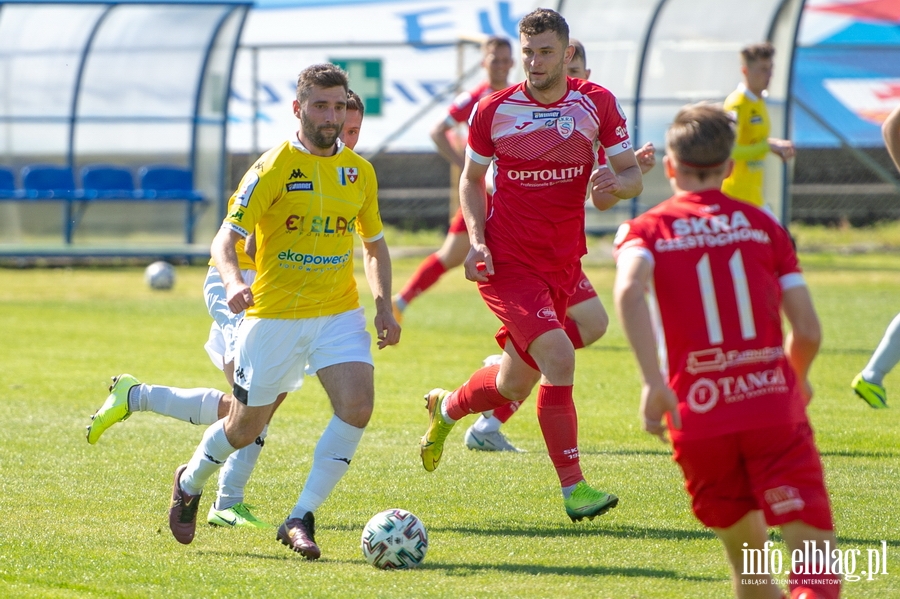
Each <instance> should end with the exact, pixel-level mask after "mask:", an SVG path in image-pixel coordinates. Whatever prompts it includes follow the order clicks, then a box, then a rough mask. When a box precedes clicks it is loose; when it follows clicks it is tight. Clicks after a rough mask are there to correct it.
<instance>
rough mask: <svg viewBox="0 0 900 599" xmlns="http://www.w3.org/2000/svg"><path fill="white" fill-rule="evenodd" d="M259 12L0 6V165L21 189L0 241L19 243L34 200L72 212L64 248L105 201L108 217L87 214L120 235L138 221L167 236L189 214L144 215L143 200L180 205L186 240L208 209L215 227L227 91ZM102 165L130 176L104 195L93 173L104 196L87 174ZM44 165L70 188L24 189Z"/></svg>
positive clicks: (189, 1)
mask: <svg viewBox="0 0 900 599" xmlns="http://www.w3.org/2000/svg"><path fill="white" fill-rule="evenodd" d="M251 4H252V3H251V2H250V1H248V0H158V1H157V0H150V1H135V0H116V1H111V2H103V1H97V2H93V1H90V0H88V1H83V0H81V1H74V0H73V1H69V0H54V1H52V2H44V1H35V0H30V1H20V0H11V1H6V0H4V1H0V167H2V168H3V169H4V170H5V171H6V173H7V177H6V180H9V179H10V178H11V179H12V187H13V189H12V190H9V189H6V190H5V191H4V190H3V189H0V199H5V200H8V201H7V202H2V203H3V204H9V205H7V206H3V207H0V210H3V211H4V212H0V221H2V222H3V223H5V225H4V226H3V228H0V240H2V241H4V242H13V243H14V242H15V241H16V239H15V237H16V231H15V229H16V225H17V223H18V224H19V225H20V226H21V224H22V221H24V220H28V219H29V214H27V213H26V212H27V210H28V208H27V207H28V206H29V202H32V203H33V204H34V203H38V202H41V201H42V200H44V201H45V200H58V201H60V202H63V203H65V204H67V208H66V210H64V211H63V214H64V215H65V216H64V222H63V232H64V237H65V240H66V241H67V242H71V241H72V236H73V233H74V232H75V226H76V225H77V224H78V221H79V220H80V218H81V216H82V215H84V213H85V210H86V208H87V206H88V205H90V204H92V203H96V202H98V201H101V200H105V203H104V204H103V206H104V208H92V209H91V210H89V211H88V214H89V215H91V216H93V215H94V213H95V212H96V213H103V212H106V209H105V207H106V206H109V207H110V208H109V211H120V212H122V216H121V218H120V226H121V227H122V231H123V232H125V233H126V234H127V233H128V232H130V231H132V230H140V226H141V225H142V224H143V225H147V224H149V225H150V226H151V227H152V226H157V227H159V228H168V229H170V230H171V228H172V223H173V222H177V221H173V220H172V218H171V217H172V216H173V213H174V214H175V215H177V218H178V219H180V218H181V217H180V214H181V213H180V211H177V210H163V211H160V210H159V207H158V206H156V207H154V208H155V210H153V211H152V212H151V211H150V210H148V211H146V212H142V209H141V207H140V206H139V204H149V203H151V202H173V201H174V202H185V203H186V204H187V205H188V210H189V212H188V215H187V216H186V217H185V218H184V220H185V222H184V236H185V241H186V242H188V243H190V242H192V240H193V228H194V225H195V223H194V217H195V216H196V214H197V212H196V210H198V208H199V207H200V206H201V205H203V204H212V205H216V206H218V207H219V209H217V210H210V211H208V212H209V213H210V216H211V217H213V216H214V217H215V218H220V217H221V215H222V212H223V211H224V208H223V207H222V206H221V204H222V202H223V201H224V200H223V199H222V198H225V197H227V196H226V190H225V189H224V188H223V187H224V185H225V178H226V177H225V172H226V126H227V123H228V93H229V89H230V86H231V73H232V71H233V65H234V60H235V55H236V49H237V46H238V42H239V40H240V35H241V31H242V28H243V25H244V22H245V19H246V16H247V12H248V11H249V9H250V6H251ZM101 164H102V165H107V166H111V167H114V168H115V169H118V170H119V174H121V172H122V171H124V172H125V173H126V178H125V180H124V182H119V183H115V184H113V183H109V184H108V185H112V186H113V188H107V189H102V188H103V187H104V185H106V184H104V183H103V181H104V179H103V177H96V176H95V177H94V178H93V179H91V180H94V181H100V183H99V184H98V185H99V187H101V189H99V190H98V189H86V188H85V186H84V183H85V180H84V179H86V178H88V179H89V177H85V175H87V173H88V170H85V167H90V166H92V165H93V166H94V167H96V166H97V165H101ZM160 164H164V165H166V167H167V168H169V167H172V168H169V170H168V171H166V172H165V173H164V174H165V177H163V179H159V178H158V175H159V172H158V171H154V169H156V167H157V166H159V165H160ZM45 166H52V167H55V169H50V170H51V171H54V170H55V171H57V172H58V171H59V170H60V169H62V172H63V175H64V177H63V183H58V182H57V183H51V182H49V180H47V182H46V183H43V182H40V181H39V182H37V183H34V182H31V183H29V182H30V181H32V179H35V178H36V177H35V175H34V171H35V170H40V169H43V168H44V167H45ZM149 171H154V172H156V174H157V179H156V181H157V182H156V183H152V182H151V181H153V180H154V179H153V176H152V175H150V176H148V172H149ZM104 172H105V171H104ZM172 173H174V175H173V174H172ZM128 176H130V177H131V182H132V183H133V184H132V185H131V189H129V188H128V187H129V185H128V183H129V181H128V179H127V177H128ZM66 177H71V181H69V182H68V183H65V179H66ZM166 177H169V178H168V179H166ZM37 179H40V178H39V177H37ZM0 180H2V178H0ZM176 180H178V181H177V182H176ZM154 185H155V186H156V187H153V186H154ZM8 186H9V185H7V187H8ZM160 186H161V187H160ZM68 187H71V188H72V189H67V188H68ZM107 187H108V186H107ZM184 187H188V188H189V189H183V188H184ZM45 203H46V204H47V205H48V206H49V204H51V202H45ZM119 203H126V204H125V206H124V207H122V206H120V205H119ZM33 204H32V205H33ZM114 205H115V207H113V206H114ZM23 206H25V208H23ZM48 209H49V208H48ZM38 213H40V210H39V209H38ZM158 213H163V214H165V215H166V217H168V220H167V218H166V217H164V216H154V214H158ZM45 214H46V213H45ZM154 218H159V219H160V220H159V222H156V223H154V222H151V221H153V219H154ZM139 221H143V222H139ZM38 229H40V227H38ZM57 231H58V229H57Z"/></svg>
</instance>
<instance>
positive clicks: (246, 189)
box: [234, 173, 259, 206]
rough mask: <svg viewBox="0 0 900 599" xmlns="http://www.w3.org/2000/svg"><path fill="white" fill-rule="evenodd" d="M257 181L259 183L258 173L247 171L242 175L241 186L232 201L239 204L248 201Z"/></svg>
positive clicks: (243, 204)
mask: <svg viewBox="0 0 900 599" xmlns="http://www.w3.org/2000/svg"><path fill="white" fill-rule="evenodd" d="M257 183H259V175H257V174H256V173H247V175H246V176H244V181H243V182H242V183H241V187H240V188H239V189H238V190H237V193H236V194H235V196H234V201H235V202H236V203H237V204H238V205H240V206H246V205H247V203H248V202H249V201H250V196H251V195H253V190H254V189H256V184H257Z"/></svg>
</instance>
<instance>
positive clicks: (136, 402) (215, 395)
mask: <svg viewBox="0 0 900 599" xmlns="http://www.w3.org/2000/svg"><path fill="white" fill-rule="evenodd" d="M224 396H225V394H224V393H222V392H221V391H219V390H218V389H206V388H203V387H197V388H195V389H179V388H178V387H163V386H161V385H144V384H141V385H135V386H134V387H132V388H131V389H130V390H129V391H128V409H129V410H131V411H132V412H156V413H157V414H162V415H163V416H171V417H172V418H177V419H178V420H183V421H185V422H190V423H191V424H205V425H210V424H212V423H213V422H215V421H216V420H218V419H219V402H220V401H221V400H222V398H223V397H224Z"/></svg>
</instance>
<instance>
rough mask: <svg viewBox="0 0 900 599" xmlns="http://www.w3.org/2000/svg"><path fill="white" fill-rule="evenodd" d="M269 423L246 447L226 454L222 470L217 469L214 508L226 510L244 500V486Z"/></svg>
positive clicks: (264, 438) (263, 441)
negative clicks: (217, 490)
mask: <svg viewBox="0 0 900 599" xmlns="http://www.w3.org/2000/svg"><path fill="white" fill-rule="evenodd" d="M268 433H269V425H268V424H267V425H266V426H264V427H263V430H262V432H261V433H260V434H259V436H258V437H257V438H256V441H254V442H253V443H251V444H250V445H248V446H247V447H241V448H240V449H238V450H237V451H235V452H234V453H233V454H231V455H230V456H228V459H227V460H226V461H225V465H224V466H222V470H221V471H219V494H218V496H217V497H216V509H217V510H227V509H228V508H230V507H231V506H233V505H235V504H237V503H242V502H243V501H244V487H245V486H247V481H248V480H250V474H252V473H253V468H254V467H255V466H256V460H258V459H259V454H260V452H261V451H262V448H263V445H265V444H266V435H267V434H268Z"/></svg>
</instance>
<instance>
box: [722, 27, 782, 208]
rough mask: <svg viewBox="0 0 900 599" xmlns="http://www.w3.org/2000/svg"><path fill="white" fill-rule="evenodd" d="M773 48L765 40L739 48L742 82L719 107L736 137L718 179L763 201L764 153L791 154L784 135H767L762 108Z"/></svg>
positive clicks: (729, 189)
mask: <svg viewBox="0 0 900 599" xmlns="http://www.w3.org/2000/svg"><path fill="white" fill-rule="evenodd" d="M774 54H775V48H774V47H773V46H772V44H770V43H768V42H765V43H762V44H753V45H751V46H747V47H746V48H744V49H743V50H741V73H742V74H743V79H744V80H743V82H741V84H740V85H738V88H737V89H736V90H734V91H733V92H731V94H730V95H729V96H728V97H727V98H726V99H725V103H724V105H723V108H724V109H725V111H726V112H728V113H730V114H731V115H732V117H733V118H734V120H735V124H736V131H735V133H736V134H737V139H736V140H735V144H734V150H733V151H732V153H731V157H732V158H734V171H733V172H732V173H731V176H729V177H728V178H727V179H725V182H724V183H722V191H723V192H725V193H726V194H728V195H730V196H732V197H734V198H737V199H739V200H744V201H745V202H749V203H750V204H753V205H754V206H762V205H763V172H764V159H765V157H766V154H768V153H769V152H772V153H774V154H776V155H777V156H778V157H779V158H781V159H782V160H783V161H785V162H787V161H788V160H789V159H791V158H793V156H794V144H793V143H791V142H790V141H788V140H786V139H778V138H776V137H769V130H770V128H771V123H770V121H769V111H768V110H767V109H766V101H765V92H766V88H768V87H769V81H770V80H771V79H772V56H774Z"/></svg>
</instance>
